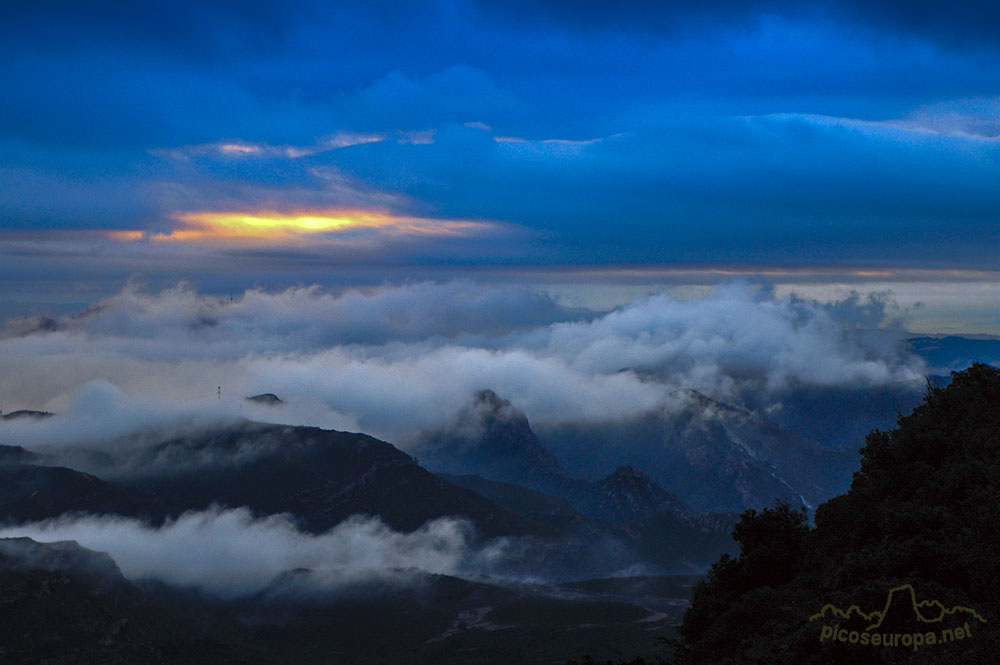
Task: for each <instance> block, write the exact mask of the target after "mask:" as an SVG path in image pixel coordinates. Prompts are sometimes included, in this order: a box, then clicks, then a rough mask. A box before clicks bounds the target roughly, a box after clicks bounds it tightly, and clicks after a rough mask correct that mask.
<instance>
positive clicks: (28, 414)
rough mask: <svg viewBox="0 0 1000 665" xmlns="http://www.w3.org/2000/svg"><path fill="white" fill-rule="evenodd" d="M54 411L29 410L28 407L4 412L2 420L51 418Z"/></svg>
mask: <svg viewBox="0 0 1000 665" xmlns="http://www.w3.org/2000/svg"><path fill="white" fill-rule="evenodd" d="M54 415H55V414H54V413H50V412H48V411H31V410H30V409H21V410H19V411H11V412H10V413H4V414H3V416H2V417H3V419H4V420H18V419H21V418H32V419H35V420H42V419H44V418H51V417H52V416H54Z"/></svg>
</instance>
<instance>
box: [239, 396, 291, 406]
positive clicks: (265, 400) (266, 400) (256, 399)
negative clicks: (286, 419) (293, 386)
mask: <svg viewBox="0 0 1000 665" xmlns="http://www.w3.org/2000/svg"><path fill="white" fill-rule="evenodd" d="M247 401H248V402H253V403H254V404H263V405H265V406H278V405H280V404H284V403H285V401H284V400H283V399H281V398H280V397H278V396H277V395H275V394H274V393H261V394H260V395H253V396H251V397H247Z"/></svg>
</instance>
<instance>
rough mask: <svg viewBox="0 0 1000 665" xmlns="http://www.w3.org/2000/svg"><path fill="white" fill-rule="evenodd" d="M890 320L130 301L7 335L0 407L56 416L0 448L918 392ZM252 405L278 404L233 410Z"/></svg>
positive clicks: (702, 310) (785, 305)
mask: <svg viewBox="0 0 1000 665" xmlns="http://www.w3.org/2000/svg"><path fill="white" fill-rule="evenodd" d="M899 314H900V312H898V311H896V310H895V309H894V307H893V305H892V301H891V299H890V298H889V297H888V296H886V295H884V294H883V295H872V296H866V297H862V296H860V295H855V296H852V297H850V298H848V299H846V300H843V301H840V302H835V303H833V304H821V303H818V302H814V301H809V300H804V299H801V298H798V297H795V296H788V297H778V296H777V295H775V293H774V292H773V291H772V290H771V289H769V288H766V287H759V286H753V285H749V284H743V283H733V284H729V285H724V286H721V287H719V288H717V289H716V290H714V291H713V292H711V293H710V294H709V295H707V296H705V297H702V298H699V299H692V300H681V299H677V298H674V297H671V296H669V295H666V294H660V295H655V296H651V297H647V298H642V299H640V300H637V301H635V302H632V303H630V304H628V305H625V306H622V307H619V308H617V309H615V310H612V311H610V312H597V311H590V310H581V309H572V308H567V307H564V306H561V305H560V304H558V303H557V302H555V301H553V300H552V299H551V298H549V297H548V296H546V295H544V294H542V293H539V292H536V291H533V290H531V289H527V288H507V287H486V286H478V285H474V284H471V283H462V282H454V283H446V284H430V283H418V284H411V285H407V286H402V287H384V288H379V289H372V290H368V291H347V292H344V293H340V294H331V293H328V292H325V291H322V290H320V289H318V288H296V289H289V290H286V291H281V292H273V293H271V292H265V291H260V290H251V291H247V292H246V293H244V294H243V295H242V296H240V297H238V298H235V299H233V300H232V301H230V300H228V299H218V298H214V297H208V296H202V295H200V294H198V293H197V292H196V291H194V290H193V289H191V288H188V287H185V286H178V287H175V288H172V289H167V290H164V291H161V292H157V293H153V292H146V291H144V290H142V289H141V288H140V287H138V286H136V285H131V286H129V287H128V288H126V289H125V290H124V291H122V292H121V293H119V294H118V295H116V296H114V297H112V298H109V299H107V300H105V301H102V302H100V303H96V304H95V305H94V306H93V307H91V308H90V309H89V310H87V311H86V312H84V313H83V314H80V315H77V316H70V317H64V318H61V319H48V320H39V319H31V320H17V321H8V322H7V323H6V324H4V327H3V328H2V335H0V361H2V363H3V366H4V367H5V368H7V371H5V372H4V374H3V376H0V405H2V406H3V408H4V409H5V410H7V411H10V410H12V409H13V408H35V409H39V408H43V409H48V410H52V411H55V412H57V413H58V415H57V416H56V417H54V418H49V419H46V420H43V421H37V422H35V421H30V420H15V421H3V422H2V423H0V433H2V434H3V435H4V438H5V440H6V441H7V442H9V443H21V444H24V445H29V446H38V447H46V446H48V447H51V446H57V445H67V444H70V443H73V442H84V441H90V442H94V441H98V440H102V439H108V438H111V437H114V436H119V435H124V434H127V433H128V432H130V431H136V430H137V429H142V428H150V427H154V426H155V427H168V426H171V423H173V422H178V423H181V422H182V423H186V424H187V426H196V425H198V424H205V423H209V422H216V421H229V420H234V419H237V418H241V417H246V418H251V419H257V420H262V421H270V422H280V423H285V424H309V425H318V426H322V427H330V428H335V429H342V430H360V431H364V432H367V433H370V434H373V435H376V436H380V437H383V438H386V439H388V440H389V441H391V442H393V443H396V444H397V445H402V446H404V447H405V446H406V445H407V443H408V442H409V441H410V440H411V439H412V438H413V437H415V436H416V435H417V434H418V433H419V432H420V431H421V430H423V429H426V428H434V427H440V426H443V425H445V424H447V423H449V422H450V421H451V420H452V419H453V418H454V417H455V416H456V414H457V413H458V412H459V411H460V409H461V408H462V407H463V406H464V405H465V404H467V403H468V401H469V400H470V399H471V396H472V394H473V393H474V392H475V391H477V390H482V389H487V388H488V389H492V390H495V391H496V392H497V393H499V394H500V395H502V396H504V397H506V398H509V399H510V400H511V401H512V402H513V404H514V405H515V406H516V407H518V408H520V409H522V410H524V411H525V412H526V413H527V415H528V417H529V418H531V419H532V420H533V421H538V422H560V421H573V422H581V421H601V420H612V419H618V418H628V417H632V416H635V415H637V414H640V413H643V412H646V411H648V410H650V409H655V408H669V407H670V403H671V397H670V395H671V393H672V391H675V390H677V389H679V388H694V389H697V390H700V391H702V392H704V393H706V394H709V395H712V396H715V397H718V398H721V399H725V400H731V401H735V402H741V401H742V398H743V397H744V396H746V395H750V394H753V395H756V396H757V397H758V398H762V397H763V398H766V396H767V395H775V396H776V397H775V399H778V397H777V396H779V395H780V393H781V392H782V391H784V390H788V389H790V388H793V387H795V386H798V385H801V386H813V387H816V386H819V387H823V386H854V387H856V386H866V387H871V386H882V385H891V384H897V383H900V382H904V383H905V382H915V381H919V380H920V377H921V376H922V372H923V369H924V368H923V366H922V364H921V362H920V361H919V360H918V359H917V358H916V357H915V356H913V355H911V354H909V353H908V352H906V351H905V350H903V347H902V346H901V344H900V341H901V338H902V336H903V334H904V333H905V331H904V330H903V329H902V327H901V325H900V324H899V321H898V320H897V318H896V317H898V316H899ZM220 387H221V398H220V395H219V390H218V389H219V388H220ZM262 392H273V393H276V394H278V395H279V396H280V397H281V398H282V399H283V400H285V401H286V404H285V405H283V406H280V407H268V406H264V405H258V404H252V403H249V402H247V401H246V400H244V399H243V398H244V397H246V396H249V395H253V394H257V393H262ZM765 402H766V400H765ZM758 403H759V402H758Z"/></svg>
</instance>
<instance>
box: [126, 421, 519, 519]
mask: <svg viewBox="0 0 1000 665" xmlns="http://www.w3.org/2000/svg"><path fill="white" fill-rule="evenodd" d="M106 477H107V478H108V480H109V481H111V482H113V483H115V484H116V485H117V486H119V487H122V488H125V489H126V490H129V491H134V492H141V493H143V494H144V495H147V496H150V497H151V498H152V499H154V500H155V501H156V502H157V503H158V504H159V505H161V506H162V507H163V509H164V511H165V512H164V516H167V515H178V514H180V513H182V512H184V511H187V510H202V509H205V508H208V507H209V506H211V505H212V504H218V505H221V506H229V507H239V506H246V507H248V508H250V509H251V510H253V511H254V512H257V513H260V514H276V513H290V514H292V515H294V516H295V517H296V518H298V521H299V523H300V524H301V525H302V526H303V527H304V528H306V529H307V530H309V531H313V532H322V531H326V530H328V529H330V528H332V527H334V526H335V525H337V524H338V523H340V522H341V521H343V520H344V519H346V518H347V517H350V516H351V515H356V514H366V515H377V516H379V517H380V518H381V519H382V520H383V521H384V522H385V523H386V524H388V525H389V526H391V527H392V528H394V529H397V530H401V531H412V530H414V529H416V528H418V527H419V526H421V525H422V524H424V523H425V522H427V521H428V520H431V519H434V518H436V517H442V516H465V517H467V518H468V519H470V520H471V521H472V522H473V524H475V525H476V526H477V527H478V528H479V529H480V530H481V531H482V533H483V534H484V535H486V536H500V535H521V534H525V533H529V534H530V533H535V531H536V525H535V524H533V523H531V522H530V521H528V520H525V519H524V518H522V517H520V516H518V515H516V514H514V513H512V512H510V511H508V510H505V509H503V508H502V507H500V506H497V505H496V504H494V503H492V502H490V501H489V500H488V499H485V498H483V497H481V496H479V495H478V494H476V493H474V492H470V491H469V490H466V489H463V488H460V487H456V486H454V485H452V484H450V483H448V482H446V481H444V480H442V479H441V478H439V477H437V476H435V475H434V474H432V473H430V472H428V471H426V470H425V469H423V468H421V467H420V466H419V465H418V464H417V462H416V460H414V459H413V458H412V457H410V456H409V455H406V454H405V453H403V452H401V451H400V450H398V449H397V448H395V447H394V446H392V445H391V444H389V443H386V442H384V441H379V440H378V439H374V438H372V437H370V436H367V435H364V434H353V433H347V432H336V431H331V430H322V429H319V428H315V427H292V426H283V425H263V424H256V423H245V424H243V425H239V426H232V427H227V428H223V429H216V430H209V431H204V432H201V433H199V434H195V435H190V436H184V437H178V438H174V439H170V440H168V441H163V442H160V443H157V444H153V445H147V446H143V447H140V448H138V449H137V450H135V451H132V452H130V453H128V454H122V455H121V456H120V458H119V459H117V460H116V461H115V462H114V464H113V465H112V466H111V467H110V468H108V470H107V472H106Z"/></svg>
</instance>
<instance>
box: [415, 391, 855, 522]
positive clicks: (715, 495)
mask: <svg viewBox="0 0 1000 665" xmlns="http://www.w3.org/2000/svg"><path fill="white" fill-rule="evenodd" d="M676 397H677V401H678V402H680V403H681V404H682V405H683V406H682V408H680V409H678V410H670V411H668V410H666V409H664V410H661V411H656V412H652V413H648V414H646V415H644V416H642V417H640V418H637V419H634V420H631V421H618V422H611V423H597V424H580V425H574V424H563V425H559V426H554V427H549V428H547V429H546V431H545V439H546V442H547V443H548V444H549V446H551V450H550V448H548V447H546V446H545V445H543V443H542V441H541V440H540V439H539V437H538V436H537V435H536V434H535V432H534V431H533V430H532V428H531V426H530V425H529V423H528V420H527V418H526V417H525V415H524V414H523V413H521V412H520V411H518V410H517V409H515V408H513V407H512V406H511V405H510V403H509V402H507V401H506V400H503V399H501V398H500V397H498V396H497V395H496V394H494V393H493V392H491V391H482V392H480V393H478V394H477V395H476V397H475V399H474V400H473V402H472V403H471V404H470V405H469V407H467V408H466V409H465V410H464V411H463V412H462V413H461V414H460V415H459V417H458V419H457V421H456V422H455V423H454V424H453V426H452V427H450V428H448V429H446V430H443V431H438V432H431V433H428V434H426V435H425V436H424V437H423V438H422V440H421V442H420V443H419V445H418V446H417V448H416V449H415V450H414V454H415V455H417V457H418V458H419V459H421V460H422V462H423V463H425V464H426V465H427V466H428V468H430V469H432V470H435V471H440V472H444V473H452V474H462V473H465V474H478V475H481V476H483V477H486V478H491V479H495V480H502V481H506V482H513V483H519V484H522V485H525V486H527V487H532V488H534V489H537V490H539V491H543V492H547V493H549V494H553V495H555V496H561V497H563V498H565V499H567V500H568V501H570V503H572V504H573V505H574V506H575V507H577V509H579V510H581V511H583V512H585V513H587V514H590V515H593V516H595V517H600V518H602V519H607V520H611V521H616V522H627V521H630V520H631V519H635V518H639V517H646V516H649V515H651V514H653V513H655V512H658V511H662V510H669V511H672V512H674V513H675V514H676V515H678V516H682V517H683V516H685V515H688V514H689V513H692V509H691V508H690V507H689V506H693V507H694V509H695V510H698V511H703V512H723V513H725V512H739V511H742V510H744V509H746V508H761V507H764V506H769V505H771V504H773V502H774V501H775V499H781V500H785V501H788V502H790V503H793V504H797V505H803V506H805V507H807V508H811V507H813V506H815V505H816V504H817V503H819V502H820V501H822V500H823V499H825V498H827V497H829V496H832V495H833V494H835V493H836V492H837V491H838V490H840V489H843V487H846V485H847V483H848V482H849V479H850V474H851V472H852V471H853V470H854V463H855V459H854V455H852V454H849V453H846V452H841V451H837V450H831V449H829V448H826V447H823V446H820V445H819V444H817V443H816V442H814V441H811V440H808V439H805V438H804V437H800V436H796V435H794V434H791V433H789V432H787V431H785V430H783V429H781V428H780V427H778V426H777V425H775V424H773V423H771V422H769V421H766V420H764V419H762V418H760V417H758V416H756V415H755V414H753V413H751V412H750V411H748V410H746V409H742V408H739V407H735V406H732V405H728V404H724V403H721V402H718V401H716V400H712V399H709V398H708V397H706V396H704V395H702V394H701V393H698V392H696V391H693V390H688V391H682V392H681V393H678V394H677V395H676ZM553 451H554V452H553ZM557 455H558V456H559V458H562V459H567V460H571V461H572V463H573V464H572V468H573V469H576V470H577V472H578V473H579V474H580V475H579V476H576V475H573V474H571V473H570V472H569V471H567V470H566V469H565V468H564V467H563V466H562V465H561V463H560V461H559V458H557ZM623 465H625V467H628V468H631V469H637V468H638V469H642V470H643V472H642V473H641V474H639V473H636V472H635V471H634V470H633V471H628V470H626V469H625V468H619V467H621V466H623ZM602 469H607V471H605V472H604V473H607V474H609V475H607V476H606V477H604V478H602V479H599V480H597V481H594V482H592V481H589V480H586V479H585V476H586V475H587V474H593V473H595V472H601V470H602Z"/></svg>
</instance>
